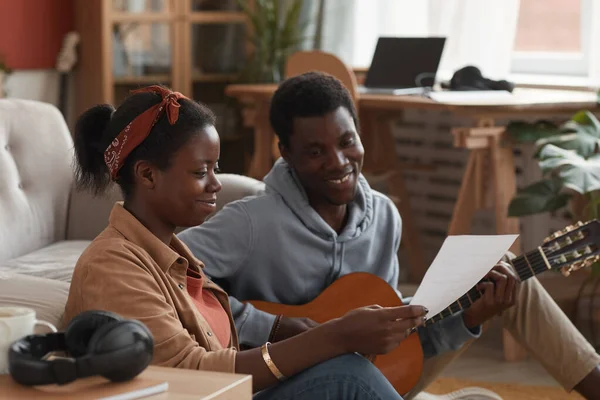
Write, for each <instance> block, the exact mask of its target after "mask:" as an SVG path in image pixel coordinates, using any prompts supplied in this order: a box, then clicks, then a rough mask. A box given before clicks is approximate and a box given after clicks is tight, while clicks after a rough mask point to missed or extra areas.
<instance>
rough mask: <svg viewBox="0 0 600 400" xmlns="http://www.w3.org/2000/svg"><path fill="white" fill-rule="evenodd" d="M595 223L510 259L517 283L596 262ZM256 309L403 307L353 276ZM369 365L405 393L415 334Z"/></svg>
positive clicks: (414, 366)
mask: <svg viewBox="0 0 600 400" xmlns="http://www.w3.org/2000/svg"><path fill="white" fill-rule="evenodd" d="M599 243H600V222H599V221H598V220H592V221H589V222H587V223H585V224H584V223H581V222H578V223H577V224H575V225H571V226H568V227H566V228H565V229H563V230H561V231H558V232H555V233H554V234H552V235H551V236H549V237H548V238H546V239H545V241H544V243H543V244H542V245H541V246H539V247H538V248H536V249H535V250H532V251H530V252H528V253H526V254H523V255H521V256H519V257H517V258H515V259H513V260H512V261H511V263H512V264H513V266H514V268H515V270H516V272H517V274H518V275H519V278H520V279H521V281H524V280H527V279H529V278H531V277H532V276H535V275H538V274H541V273H543V272H546V271H548V270H559V271H561V272H562V274H563V275H564V276H568V275H569V274H570V273H571V272H573V271H576V270H578V269H580V268H583V267H586V266H590V265H592V264H593V263H594V262H596V261H598V260H600V246H598V244H599ZM481 295H482V293H481V292H480V291H479V290H477V289H476V288H475V287H474V288H472V289H471V290H469V291H468V292H467V293H466V294H465V295H463V296H462V297H461V298H460V299H458V300H457V301H456V302H454V303H453V304H451V305H450V306H449V307H448V308H447V309H445V310H444V311H442V312H441V313H439V314H438V315H435V316H434V317H431V318H429V319H428V321H427V322H426V325H427V324H434V323H436V322H438V321H440V320H442V319H444V318H447V317H449V316H450V315H453V314H455V313H457V312H459V311H461V310H464V309H466V308H468V307H469V306H471V304H473V303H474V302H475V301H476V300H477V299H479V298H480V297H481ZM249 303H251V304H253V305H254V307H256V308H257V309H259V310H263V311H266V312H268V313H271V314H275V315H277V314H282V315H284V316H286V317H306V318H310V319H312V320H314V321H316V322H319V323H323V322H326V321H329V320H331V319H334V318H339V317H341V316H343V315H344V314H346V313H347V312H349V311H351V310H353V309H356V308H359V307H365V306H369V305H372V304H379V305H380V306H382V307H395V306H401V305H403V303H402V301H401V300H400V298H399V297H398V295H397V293H396V291H395V290H394V289H393V288H392V287H391V286H390V285H389V284H388V283H387V282H386V281H384V280H383V279H381V278H379V277H378V276H375V275H372V274H369V273H363V272H356V273H351V274H348V275H345V276H343V277H341V278H339V279H338V280H336V281H335V282H333V283H332V284H331V285H330V286H329V287H328V288H327V289H326V290H325V291H324V292H323V293H321V294H320V295H319V296H318V297H317V298H316V299H314V300H313V301H311V302H310V303H307V304H304V305H297V306H293V305H283V304H277V303H270V302H265V301H249ZM374 364H375V366H377V367H378V368H379V370H380V371H381V372H382V373H383V375H385V377H386V378H387V379H388V380H389V381H390V383H391V384H392V385H393V386H394V388H395V389H396V390H397V391H398V393H399V394H400V395H406V394H407V393H408V392H409V391H410V390H411V389H412V388H413V387H414V386H415V385H416V384H417V382H418V380H419V378H420V376H421V372H422V369H423V349H422V347H421V343H420V340H419V336H418V334H417V333H414V334H412V335H409V336H408V337H407V338H406V339H405V340H404V341H402V343H401V344H400V346H398V347H397V348H396V349H394V350H392V351H391V352H389V353H387V354H384V355H379V356H377V358H376V359H375V361H374Z"/></svg>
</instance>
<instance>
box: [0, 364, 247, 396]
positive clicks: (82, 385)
mask: <svg viewBox="0 0 600 400" xmlns="http://www.w3.org/2000/svg"><path fill="white" fill-rule="evenodd" d="M165 382H166V383H167V384H168V389H167V390H166V391H164V392H161V393H157V394H154V395H151V396H148V397H144V398H147V399H153V400H159V399H161V400H162V399H177V400H188V399H211V400H233V399H235V400H251V399H252V376H250V375H238V374H228V373H222V372H211V371H194V370H188V369H178V368H165V367H154V366H150V367H148V368H147V369H146V370H145V371H144V372H142V373H141V374H140V375H139V376H138V377H136V378H135V379H133V380H132V381H129V382H124V383H111V382H109V381H107V380H106V379H104V378H101V377H91V378H85V379H80V380H77V381H75V382H72V383H70V384H68V385H64V386H59V385H45V386H36V387H27V386H22V385H20V384H18V383H16V382H15V381H14V380H13V379H12V377H11V376H10V375H0V399H24V398H27V399H29V398H31V399H33V398H35V399H40V400H45V399H97V398H105V397H111V396H118V395H119V394H126V393H127V392H132V391H135V390H140V389H143V388H147V387H153V386H156V385H160V384H164V383H165Z"/></svg>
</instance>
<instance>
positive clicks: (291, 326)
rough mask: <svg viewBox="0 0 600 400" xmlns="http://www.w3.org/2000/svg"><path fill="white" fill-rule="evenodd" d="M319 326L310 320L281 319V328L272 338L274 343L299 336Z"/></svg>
mask: <svg viewBox="0 0 600 400" xmlns="http://www.w3.org/2000/svg"><path fill="white" fill-rule="evenodd" d="M318 325H319V324H318V323H316V322H315V321H313V320H312V319H309V318H288V317H281V321H280V322H279V327H278V328H277V330H276V332H275V334H274V335H273V337H272V338H271V341H272V342H273V343H275V342H280V341H282V340H285V339H288V338H291V337H292V336H296V335H299V334H300V333H302V332H305V331H307V330H309V329H311V328H314V327H315V326H318Z"/></svg>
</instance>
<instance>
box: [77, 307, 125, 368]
mask: <svg viewBox="0 0 600 400" xmlns="http://www.w3.org/2000/svg"><path fill="white" fill-rule="evenodd" d="M122 320H123V319H122V318H121V317H120V316H119V315H118V314H115V313H112V312H110V311H99V310H90V311H84V312H82V313H80V314H78V315H77V316H76V317H75V318H73V319H72V320H71V322H70V323H69V326H68V327H67V329H66V330H65V343H66V347H67V351H68V352H69V354H70V355H71V356H72V357H81V356H83V355H85V354H86V353H87V351H88V347H89V343H90V340H91V338H92V336H93V335H94V333H96V331H97V330H98V329H100V328H101V327H103V326H105V325H108V324H111V323H113V322H118V321H122Z"/></svg>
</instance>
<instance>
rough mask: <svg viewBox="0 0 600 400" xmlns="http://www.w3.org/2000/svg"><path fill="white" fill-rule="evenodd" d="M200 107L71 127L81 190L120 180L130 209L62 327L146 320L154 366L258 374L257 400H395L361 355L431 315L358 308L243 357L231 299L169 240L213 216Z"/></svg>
mask: <svg viewBox="0 0 600 400" xmlns="http://www.w3.org/2000/svg"><path fill="white" fill-rule="evenodd" d="M214 125H215V117H214V115H213V113H212V112H211V111H210V110H209V109H207V108H206V107H205V106H203V105H201V104H198V103H196V102H194V101H192V100H189V99H187V98H185V97H184V96H182V95H181V94H180V93H176V92H171V91H169V90H168V89H166V88H163V87H161V86H151V87H147V88H144V89H140V90H137V91H134V92H133V93H132V94H131V95H130V96H129V97H128V98H127V99H126V100H125V101H124V102H123V104H122V105H121V106H120V107H119V108H118V109H116V110H115V109H114V108H113V107H112V106H109V105H98V106H95V107H93V108H91V109H89V110H88V111H86V112H85V113H84V114H83V115H82V116H81V117H80V118H79V121H78V122H77V125H76V128H75V153H76V160H77V169H76V174H77V182H78V186H79V187H80V188H87V189H91V190H92V191H93V192H94V193H96V194H98V193H101V192H102V191H103V190H105V189H106V188H107V187H108V185H109V184H110V183H111V181H114V182H116V183H117V184H118V185H119V186H120V188H121V190H122V192H123V196H124V202H122V203H121V202H119V203H117V204H115V205H114V208H113V210H112V212H111V215H110V218H109V224H108V227H107V228H106V229H105V230H104V231H103V232H102V233H100V235H98V237H97V238H96V239H95V240H94V241H93V242H92V243H91V244H90V246H89V247H88V248H87V249H86V250H85V251H84V253H83V254H82V255H81V257H80V259H79V261H78V263H77V265H76V267H75V271H74V273H73V279H72V283H71V289H70V293H69V298H68V301H67V304H66V309H65V317H64V318H65V321H64V322H65V323H68V322H69V321H70V320H71V319H72V318H73V317H75V316H76V315H77V314H79V313H81V312H82V311H85V310H90V309H100V310H108V311H113V312H116V313H118V314H120V315H122V316H123V317H125V318H132V319H137V320H139V321H141V322H143V323H144V324H145V325H146V326H148V328H149V329H150V331H151V332H152V334H153V336H154V341H155V348H154V358H153V364H156V365H162V366H170V367H178V368H189V369H202V370H216V371H225V372H236V373H241V374H251V375H252V377H253V383H254V390H255V391H256V392H258V393H257V394H256V395H255V398H256V399H280V398H281V399H283V398H286V399H287V398H292V397H293V398H298V399H313V398H344V399H370V400H372V399H385V400H390V399H400V396H399V395H398V394H397V393H396V392H395V390H394V389H393V387H392V386H391V385H390V384H389V382H388V381H387V380H386V379H385V377H384V376H383V375H381V373H380V372H379V370H378V369H377V368H376V367H374V366H373V364H372V363H370V362H369V361H368V360H367V359H366V358H364V357H362V356H360V355H358V354H356V353H359V354H383V353H386V352H388V351H390V350H391V349H393V348H394V347H396V346H397V345H398V344H399V343H400V342H401V341H402V340H403V339H404V338H405V337H406V335H407V334H408V333H410V332H411V331H414V330H415V329H416V327H418V326H420V325H421V324H422V323H423V321H424V319H425V317H424V315H425V312H426V311H425V310H424V309H423V308H422V307H417V306H406V307H395V308H382V307H379V306H376V305H374V306H372V307H366V308H362V309H357V310H354V311H352V312H350V313H348V314H347V315H345V316H344V317H342V318H339V319H336V320H332V321H330V322H327V323H324V324H321V325H318V326H316V327H315V328H313V329H311V330H308V331H307V332H305V333H302V334H300V335H298V336H295V337H292V338H290V339H287V340H283V341H280V342H277V343H273V344H271V343H265V344H264V345H263V346H262V347H261V348H256V349H251V350H244V351H240V350H239V346H238V341H237V333H236V330H235V325H234V323H233V320H232V316H231V311H230V308H229V303H228V296H227V294H226V293H225V292H224V291H223V290H222V289H220V288H219V287H218V286H217V285H215V284H214V283H212V282H211V281H210V280H209V279H208V278H207V277H206V276H205V275H204V273H203V272H202V268H203V264H202V262H201V261H199V260H197V259H195V258H194V257H193V255H192V254H191V253H190V251H189V250H188V249H187V247H186V246H185V245H184V244H183V243H182V242H180V241H179V240H178V239H177V237H176V236H175V235H174V230H175V228H176V227H178V226H181V227H190V226H195V225H198V224H201V223H202V222H203V221H204V220H205V218H206V217H207V216H208V215H210V214H211V213H212V212H214V210H215V199H216V196H217V194H218V192H219V190H220V189H221V184H220V182H219V180H218V179H217V175H216V173H217V169H218V160H219V151H220V150H219V136H218V134H217V131H216V130H215V127H214Z"/></svg>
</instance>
